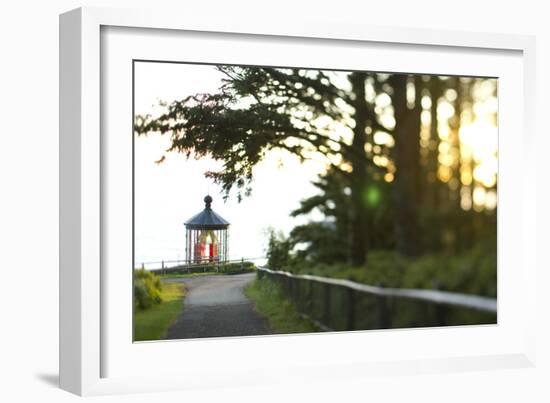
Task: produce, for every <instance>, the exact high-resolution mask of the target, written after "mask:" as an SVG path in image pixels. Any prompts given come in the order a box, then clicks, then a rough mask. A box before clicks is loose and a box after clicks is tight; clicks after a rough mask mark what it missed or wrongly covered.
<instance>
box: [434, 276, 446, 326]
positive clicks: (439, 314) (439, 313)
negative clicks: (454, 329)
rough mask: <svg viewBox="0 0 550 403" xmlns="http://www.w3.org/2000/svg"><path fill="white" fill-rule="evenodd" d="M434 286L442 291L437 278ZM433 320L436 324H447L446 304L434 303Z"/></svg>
mask: <svg viewBox="0 0 550 403" xmlns="http://www.w3.org/2000/svg"><path fill="white" fill-rule="evenodd" d="M434 288H435V289H436V290H438V291H444V288H443V286H442V285H441V283H440V282H439V281H438V280H436V281H435V282H434ZM435 320H436V326H447V306H446V305H445V304H435Z"/></svg>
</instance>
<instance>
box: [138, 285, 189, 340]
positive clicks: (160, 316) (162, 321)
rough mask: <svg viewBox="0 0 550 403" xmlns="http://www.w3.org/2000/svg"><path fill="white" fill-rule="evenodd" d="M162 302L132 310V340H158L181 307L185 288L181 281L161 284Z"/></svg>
mask: <svg viewBox="0 0 550 403" xmlns="http://www.w3.org/2000/svg"><path fill="white" fill-rule="evenodd" d="M161 297H162V302H161V303H160V304H158V305H154V306H152V307H151V308H149V309H145V310H138V309H136V311H135V312H134V341H145V340H160V339H162V338H163V337H164V335H165V334H166V331H167V330H168V327H169V326H170V325H171V324H172V323H173V322H174V321H175V320H176V318H177V317H178V314H179V313H180V312H181V310H182V308H183V299H184V297H185V288H184V285H183V284H181V283H164V284H163V285H162V293H161Z"/></svg>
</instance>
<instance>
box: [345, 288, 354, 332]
mask: <svg viewBox="0 0 550 403" xmlns="http://www.w3.org/2000/svg"><path fill="white" fill-rule="evenodd" d="M347 294H348V317H347V322H348V323H347V329H348V330H354V329H355V291H354V290H353V288H348V292H347Z"/></svg>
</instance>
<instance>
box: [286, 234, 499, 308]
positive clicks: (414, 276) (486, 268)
mask: <svg viewBox="0 0 550 403" xmlns="http://www.w3.org/2000/svg"><path fill="white" fill-rule="evenodd" d="M496 269H497V255H496V241H494V242H492V241H491V242H489V241H488V242H486V243H484V244H479V245H477V246H476V247H474V248H472V249H470V250H469V251H466V252H463V253H460V254H455V255H450V254H426V255H423V256H420V257H418V258H405V257H402V256H400V255H399V254H397V253H395V252H393V251H371V252H370V253H369V257H368V264H367V267H353V266H349V265H346V264H343V263H341V264H316V265H311V264H307V263H306V262H303V261H302V262H300V261H294V262H292V263H291V264H289V265H287V266H286V267H284V268H283V270H288V271H291V272H293V273H298V274H313V275H317V276H324V277H333V278H345V279H349V280H352V281H357V282H360V283H366V284H371V285H382V286H385V287H395V288H420V289H434V288H435V289H441V290H446V291H454V292H460V293H465V294H474V295H483V296H487V297H493V298H494V297H496V294H497V289H496V286H497V281H496V278H497V270H496Z"/></svg>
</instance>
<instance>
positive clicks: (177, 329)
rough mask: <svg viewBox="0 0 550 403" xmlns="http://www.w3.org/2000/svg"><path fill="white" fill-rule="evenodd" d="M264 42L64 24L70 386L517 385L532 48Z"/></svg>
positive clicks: (449, 42)
mask: <svg viewBox="0 0 550 403" xmlns="http://www.w3.org/2000/svg"><path fill="white" fill-rule="evenodd" d="M256 24H257V23H254V22H252V21H249V22H247V24H244V25H242V24H239V23H236V22H235V21H233V22H228V21H221V20H216V19H211V20H208V21H197V20H193V19H191V18H184V19H183V20H182V19H180V18H177V19H176V18H175V17H174V16H172V15H170V14H163V13H155V12H147V13H145V12H139V11H113V10H104V9H79V10H75V11H72V12H69V13H67V14H64V15H62V16H61V57H60V66H61V72H60V80H61V88H60V94H61V104H60V105H61V133H60V135H61V141H60V155H61V156H60V183H61V190H60V203H61V210H60V211H61V221H60V233H61V239H60V243H61V264H60V281H61V282H60V290H61V291H60V292H61V295H60V318H61V325H60V346H61V358H60V381H61V385H62V387H63V388H65V389H67V390H70V391H72V392H74V393H78V394H102V393H120V392H125V391H133V392H135V391H154V390H166V389H182V388H183V389H184V388H190V387H193V388H197V387H209V386H212V385H220V386H223V385H227V384H230V383H233V384H234V383H237V384H239V385H249V384H257V383H262V382H270V381H272V380H273V379H274V377H276V378H277V379H278V380H279V381H281V380H282V381H285V380H287V381H288V380H290V379H291V378H292V377H293V376H295V375H296V374H300V376H306V377H309V378H310V379H323V378H324V377H327V379H328V377H329V375H328V374H327V372H330V373H331V375H330V379H334V377H335V376H336V377H341V378H342V379H344V378H345V377H346V376H348V375H349V374H351V373H353V374H354V376H358V375H368V374H370V373H377V372H378V373H379V372H380V371H385V372H386V373H389V374H392V373H407V372H411V373H412V372H414V371H417V370H418V368H423V369H424V370H426V369H429V368H431V370H433V371H440V370H442V368H444V370H453V369H457V368H460V369H462V370H464V369H479V368H502V367H520V366H528V365H531V361H530V360H532V359H533V354H534V350H533V349H534V347H533V338H534V334H532V329H533V328H532V326H533V322H532V318H531V317H530V316H529V314H527V315H526V314H525V313H526V312H534V309H532V306H533V304H534V299H533V289H534V276H535V267H534V265H532V264H530V263H529V262H530V261H529V259H530V252H529V248H531V246H530V244H529V243H528V242H526V240H527V239H528V238H527V236H528V234H529V232H530V231H531V230H532V228H533V226H534V216H533V214H534V213H532V212H531V210H530V209H529V205H530V203H531V201H530V198H529V193H528V191H532V189H533V188H534V187H532V186H531V185H532V183H530V182H529V181H530V180H532V179H530V178H529V177H526V175H524V174H523V173H522V172H520V171H519V170H516V169H514V161H517V160H518V159H522V160H528V158H529V155H530V150H531V148H530V147H531V146H532V144H531V143H530V140H529V139H530V127H529V125H530V124H531V122H532V115H533V111H532V105H531V102H532V101H531V99H530V94H532V91H533V88H534V75H533V74H532V70H533V49H534V46H533V41H532V39H531V38H529V37H523V36H508V35H497V34H472V33H460V32H445V31H442V32H438V33H437V36H435V35H433V32H430V31H421V30H420V31H419V30H410V29H405V28H399V29H392V30H386V29H382V28H369V27H364V26H361V27H359V26H354V25H340V24H335V25H334V26H331V27H330V28H327V27H325V26H322V25H320V24H316V23H315V22H314V21H312V22H308V23H307V24H305V25H300V26H298V25H297V26H295V27H292V28H289V27H286V28H285V29H283V28H281V27H278V26H276V25H275V24H273V25H271V24H267V25H264V24H262V26H260V25H256ZM518 189H520V190H527V191H521V192H518ZM183 362H185V365H183V364H182V363H183ZM190 364H192V365H190ZM306 369H307V371H305V370H306ZM328 369H332V371H327V370H328ZM335 369H337V371H334V370H335ZM334 372H337V373H338V374H337V375H334ZM228 374H230V375H228ZM304 374H305V375H304Z"/></svg>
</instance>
